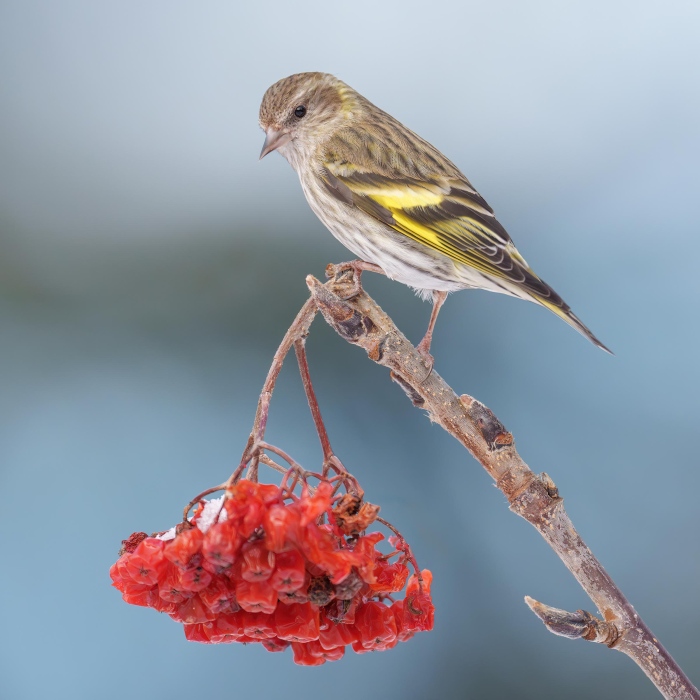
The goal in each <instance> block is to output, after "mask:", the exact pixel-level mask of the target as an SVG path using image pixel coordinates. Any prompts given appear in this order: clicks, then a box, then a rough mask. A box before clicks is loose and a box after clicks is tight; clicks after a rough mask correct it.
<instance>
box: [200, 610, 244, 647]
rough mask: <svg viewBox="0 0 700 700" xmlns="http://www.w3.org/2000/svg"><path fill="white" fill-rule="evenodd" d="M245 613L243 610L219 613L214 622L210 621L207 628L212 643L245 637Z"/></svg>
mask: <svg viewBox="0 0 700 700" xmlns="http://www.w3.org/2000/svg"><path fill="white" fill-rule="evenodd" d="M244 615H245V613H243V612H237V613H229V614H227V615H219V617H217V618H216V620H214V622H211V623H209V624H208V625H207V626H206V630H207V635H208V637H209V639H210V640H211V642H212V644H221V643H227V642H233V641H238V639H239V638H240V637H243V636H244V635H245V632H244V629H245V627H244V624H245V620H244Z"/></svg>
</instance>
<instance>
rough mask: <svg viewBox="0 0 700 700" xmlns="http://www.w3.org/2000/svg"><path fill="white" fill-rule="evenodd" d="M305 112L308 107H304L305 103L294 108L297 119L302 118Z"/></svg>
mask: <svg viewBox="0 0 700 700" xmlns="http://www.w3.org/2000/svg"><path fill="white" fill-rule="evenodd" d="M305 114H306V107H304V105H299V106H298V107H297V108H296V109H295V110H294V116H295V117H296V118H297V119H301V118H302V117H303V116H304V115H305Z"/></svg>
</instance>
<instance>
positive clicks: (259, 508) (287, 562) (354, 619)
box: [110, 480, 434, 666]
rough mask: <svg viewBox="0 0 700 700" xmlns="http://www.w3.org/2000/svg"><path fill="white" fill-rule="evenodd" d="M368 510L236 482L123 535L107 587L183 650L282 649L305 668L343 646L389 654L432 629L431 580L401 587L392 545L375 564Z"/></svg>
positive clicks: (401, 555)
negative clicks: (172, 519)
mask: <svg viewBox="0 0 700 700" xmlns="http://www.w3.org/2000/svg"><path fill="white" fill-rule="evenodd" d="M378 510H379V509H378V508H377V507H376V506H372V505H371V504H369V503H363V502H362V500H361V498H360V497H359V496H356V495H353V494H350V493H346V494H344V495H342V496H336V497H334V496H333V485H332V484H331V483H330V482H328V481H321V482H320V483H319V485H318V487H317V488H316V490H315V491H314V492H313V493H311V492H310V490H309V489H308V488H307V487H306V486H304V488H303V490H302V493H301V495H300V496H297V495H295V494H294V493H292V492H290V491H289V490H285V489H284V488H283V487H281V486H275V485H271V484H259V483H255V482H252V481H247V480H241V481H239V482H238V483H236V484H234V485H233V486H231V487H230V488H229V489H228V490H227V492H226V494H225V495H224V497H223V498H220V499H216V500H213V501H209V502H206V501H201V502H200V504H199V507H198V509H197V511H196V513H195V514H194V516H193V517H192V518H191V519H189V520H188V521H186V522H184V523H182V524H181V525H179V526H178V527H177V528H173V529H172V530H171V531H169V532H167V533H163V534H160V535H157V536H153V537H148V536H147V535H146V534H145V533H134V534H133V535H131V537H130V538H129V539H128V540H125V541H124V543H123V545H124V546H123V550H122V551H123V553H122V555H121V557H120V558H119V560H118V561H117V562H116V563H115V564H114V565H113V566H112V568H111V570H110V576H111V577H112V581H113V585H114V586H115V587H116V588H117V589H118V590H120V591H121V593H122V596H123V598H124V600H125V601H126V602H127V603H131V604H133V605H143V606H146V607H151V608H155V609H156V610H159V611H161V612H165V613H167V614H168V615H170V617H172V618H173V619H174V620H176V621H177V622H181V623H182V624H183V625H184V629H185V636H186V637H187V639H189V640H191V641H196V642H203V643H205V644H217V643H227V642H261V643H262V644H263V646H264V647H265V648H266V649H267V650H268V651H283V650H284V649H286V648H287V647H288V646H290V645H291V647H292V651H293V653H294V662H295V663H297V664H301V665H306V666H317V665H320V664H323V663H325V662H326V661H335V660H337V659H339V658H341V657H342V656H343V654H344V653H345V648H346V647H347V646H350V647H351V648H352V650H353V651H355V652H357V653H361V654H362V653H365V652H368V651H381V650H385V649H391V648H392V647H394V646H396V644H397V643H398V642H400V641H405V640H407V639H410V638H411V637H412V636H413V635H414V633H415V632H416V631H419V630H431V629H432V628H433V612H434V608H433V604H432V601H431V598H430V582H431V578H432V575H431V574H430V572H429V571H427V570H424V571H423V572H422V574H420V575H417V574H415V575H412V576H411V577H410V578H409V569H408V563H409V562H410V561H412V556H411V553H410V550H409V548H408V545H407V544H406V543H405V542H404V540H403V539H402V538H400V537H398V536H394V537H390V538H389V542H390V544H392V545H393V546H394V547H395V551H393V552H392V553H391V554H382V553H381V552H380V551H379V550H378V549H377V548H376V545H377V543H378V542H379V541H380V540H382V539H383V535H382V534H381V533H378V532H375V533H371V534H364V535H363V534H361V533H362V532H363V531H364V530H365V529H366V528H367V527H368V525H369V524H371V522H373V521H374V520H375V519H376V517H377V513H378ZM392 560H394V561H393V563H392ZM407 581H408V583H407ZM404 587H405V588H406V594H405V597H404V598H403V599H401V600H398V599H397V600H394V599H393V597H392V596H393V595H394V594H397V593H400V592H401V591H402V590H403V589H404Z"/></svg>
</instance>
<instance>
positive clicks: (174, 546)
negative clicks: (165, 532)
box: [163, 527, 203, 569]
mask: <svg viewBox="0 0 700 700" xmlns="http://www.w3.org/2000/svg"><path fill="white" fill-rule="evenodd" d="M202 540H203V535H202V532H201V530H200V529H199V528H197V527H190V528H188V529H186V530H183V531H182V532H181V533H180V534H179V535H178V536H177V537H176V538H175V539H174V540H170V541H169V542H168V543H167V544H166V547H165V549H164V550H163V553H164V554H165V558H166V559H168V560H169V561H171V562H173V564H176V565H177V566H179V567H181V568H183V569H184V568H185V567H186V566H187V565H188V564H189V563H190V560H191V559H192V557H193V556H194V555H195V554H198V553H199V551H200V549H201V547H202Z"/></svg>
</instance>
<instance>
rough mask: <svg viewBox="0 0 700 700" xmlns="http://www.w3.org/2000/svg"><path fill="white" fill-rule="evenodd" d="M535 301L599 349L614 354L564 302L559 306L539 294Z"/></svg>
mask: <svg viewBox="0 0 700 700" xmlns="http://www.w3.org/2000/svg"><path fill="white" fill-rule="evenodd" d="M533 296H534V295H533ZM535 301H537V302H538V303H539V304H542V306H545V307H546V308H548V309H549V310H550V311H551V312H553V313H555V314H556V315H557V316H559V318H561V319H562V320H564V321H566V322H567V323H568V324H569V325H570V326H571V327H572V328H575V329H576V330H577V331H578V332H579V333H580V334H581V335H583V336H585V337H586V338H588V340H590V341H591V343H593V345H596V346H598V347H599V348H600V349H601V350H605V352H607V353H610V354H611V355H614V354H615V353H614V352H613V351H612V350H611V349H610V348H608V347H606V346H605V345H603V343H601V342H600V340H598V338H596V337H595V335H593V333H592V332H591V331H590V330H589V329H588V327H587V326H586V325H585V324H584V323H583V322H582V321H581V320H580V319H579V318H578V316H576V315H575V314H574V313H573V311H571V309H570V308H569V307H568V306H567V305H566V304H565V303H564V302H562V304H561V306H560V305H559V304H556V303H553V301H552V300H551V299H543V298H542V297H540V296H536V297H535Z"/></svg>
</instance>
